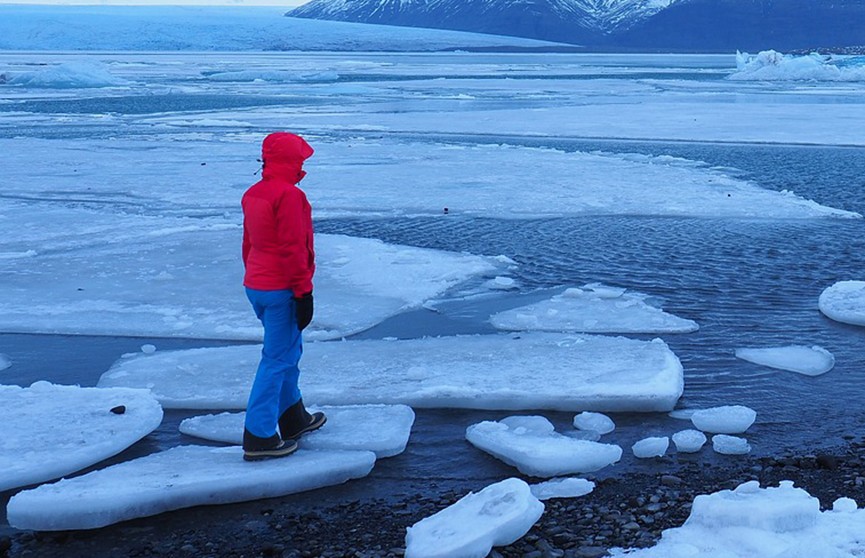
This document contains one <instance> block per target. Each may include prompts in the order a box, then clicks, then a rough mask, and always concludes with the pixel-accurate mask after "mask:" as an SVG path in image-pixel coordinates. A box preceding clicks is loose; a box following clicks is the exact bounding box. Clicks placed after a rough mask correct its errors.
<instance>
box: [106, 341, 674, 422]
mask: <svg viewBox="0 0 865 558" xmlns="http://www.w3.org/2000/svg"><path fill="white" fill-rule="evenodd" d="M260 351H261V347H260V346H256V345H247V346H234V347H219V348H205V349H192V350H186V351H166V352H162V351H157V352H155V353H153V354H149V355H148V354H142V353H138V354H136V355H134V356H130V357H128V358H122V359H120V360H119V361H118V362H116V363H115V364H114V366H112V368H111V369H110V370H109V371H107V372H106V373H105V374H103V375H102V377H101V378H100V380H99V384H98V385H99V386H102V387H112V386H123V387H140V388H148V389H151V390H152V391H153V393H154V395H155V396H156V397H157V398H158V399H159V401H160V402H161V403H162V405H163V406H165V407H167V408H188V409H244V408H245V407H246V399H247V396H248V393H249V389H250V387H251V385H252V380H253V377H254V375H255V370H256V367H257V365H258V360H259V357H260ZM300 366H301V376H300V387H301V390H302V391H303V394H304V400H305V401H307V402H308V403H309V404H316V405H359V404H373V403H377V404H404V405H410V406H412V407H451V408H454V407H456V408H469V409H502V410H531V409H549V410H560V411H582V410H587V409H589V410H602V411H669V410H671V409H672V408H673V407H675V404H676V401H677V400H678V399H679V397H680V396H681V394H682V390H683V386H684V383H683V371H682V365H681V363H680V362H679V359H678V358H677V357H676V355H675V354H674V353H673V352H672V351H671V350H670V349H669V347H667V345H666V343H664V342H663V341H661V340H660V339H655V340H653V341H640V340H634V339H626V338H622V337H602V336H580V335H566V334H554V333H524V334H520V335H512V334H511V335H504V334H502V335H468V336H455V337H434V338H432V337H431V338H424V339H407V340H368V341H367V340H365V341H334V342H330V341H329V342H318V343H307V344H305V345H304V356H303V360H302V361H301V364H300Z"/></svg>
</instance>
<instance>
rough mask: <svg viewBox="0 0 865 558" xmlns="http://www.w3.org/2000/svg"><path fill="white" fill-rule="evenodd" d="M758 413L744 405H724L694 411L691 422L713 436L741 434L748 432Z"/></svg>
mask: <svg viewBox="0 0 865 558" xmlns="http://www.w3.org/2000/svg"><path fill="white" fill-rule="evenodd" d="M756 418H757V412H756V411H754V410H753V409H751V408H749V407H745V406H743V405H724V406H721V407H712V408H711V409H701V410H699V411H694V414H693V415H691V422H692V423H693V424H694V426H695V427H697V428H698V429H700V430H702V431H703V432H711V433H712V434H741V433H742V432H745V431H746V430H748V428H750V427H751V425H752V424H754V420H756Z"/></svg>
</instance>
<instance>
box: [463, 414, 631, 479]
mask: <svg viewBox="0 0 865 558" xmlns="http://www.w3.org/2000/svg"><path fill="white" fill-rule="evenodd" d="M466 439H467V440H468V441H469V442H470V443H471V444H472V445H474V446H475V447H477V448H479V449H481V450H483V451H485V452H487V453H489V454H490V455H493V456H494V457H497V458H498V459H501V460H502V461H504V462H505V463H507V464H508V465H512V466H514V467H516V468H517V469H519V470H520V472H522V473H523V474H526V475H531V476H535V477H547V478H549V477H557V476H562V475H569V474H573V473H586V472H591V471H597V470H598V469H603V468H604V467H606V466H608V465H611V464H613V463H615V462H617V461H618V460H619V459H621V457H622V448H620V447H619V446H616V445H612V444H600V443H598V442H589V441H586V440H576V439H574V438H571V437H569V436H564V435H562V434H559V433H557V432H555V428H554V427H553V425H552V424H551V423H550V422H549V421H548V420H547V419H546V418H544V417H538V416H531V417H522V416H519V417H508V418H506V419H503V420H501V421H498V422H496V421H484V422H480V423H478V424H473V425H471V426H469V427H468V428H467V429H466Z"/></svg>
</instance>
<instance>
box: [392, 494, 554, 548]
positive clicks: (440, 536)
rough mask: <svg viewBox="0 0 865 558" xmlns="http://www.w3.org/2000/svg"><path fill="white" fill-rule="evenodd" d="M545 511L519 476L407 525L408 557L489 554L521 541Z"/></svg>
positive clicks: (468, 496) (466, 497)
mask: <svg viewBox="0 0 865 558" xmlns="http://www.w3.org/2000/svg"><path fill="white" fill-rule="evenodd" d="M543 513H544V505H543V504H542V503H541V502H540V501H539V500H538V499H537V498H535V496H533V495H532V492H531V490H530V489H529V485H528V484H526V483H525V482H524V481H522V480H520V479H516V478H510V479H505V480H503V481H501V482H498V483H496V484H492V485H490V486H488V487H486V488H484V489H483V490H481V491H480V492H478V493H477V494H475V493H469V494H468V495H467V496H464V497H463V498H461V499H460V500H459V501H457V502H456V503H455V504H453V505H451V506H449V507H447V508H445V509H443V510H442V511H440V512H438V513H437V514H435V515H432V516H430V517H427V518H425V519H422V520H420V521H419V522H417V523H415V524H414V525H412V526H411V527H409V528H408V529H407V530H406V537H405V546H406V548H405V556H406V558H452V557H457V556H459V557H460V558H484V556H486V555H487V554H489V552H490V550H492V548H493V547H494V546H504V545H508V544H511V543H513V542H516V541H517V540H519V539H520V538H522V537H523V535H525V534H526V533H527V532H528V531H529V529H531V528H532V525H534V524H535V522H536V521H537V520H538V519H540V517H541V514H543Z"/></svg>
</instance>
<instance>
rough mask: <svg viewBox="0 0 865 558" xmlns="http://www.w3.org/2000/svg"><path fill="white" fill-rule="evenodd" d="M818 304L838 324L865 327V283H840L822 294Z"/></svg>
mask: <svg viewBox="0 0 865 558" xmlns="http://www.w3.org/2000/svg"><path fill="white" fill-rule="evenodd" d="M818 304H819V306H820V311H821V312H823V314H825V315H826V316H827V317H829V318H832V319H833V320H835V321H836V322H843V323H845V324H853V325H860V326H865V281H839V282H837V283H835V284H834V285H832V286H831V287H828V288H826V289H825V290H824V291H823V292H822V293H821V294H820V299H819V301H818Z"/></svg>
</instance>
